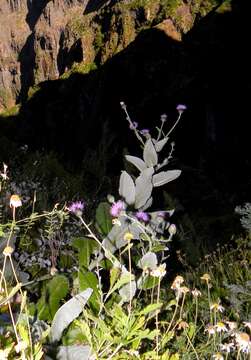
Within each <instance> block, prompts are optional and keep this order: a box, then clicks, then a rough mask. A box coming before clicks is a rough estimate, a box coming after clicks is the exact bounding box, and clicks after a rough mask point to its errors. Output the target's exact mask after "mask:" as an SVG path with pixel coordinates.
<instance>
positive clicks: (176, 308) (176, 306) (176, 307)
mask: <svg viewBox="0 0 251 360" xmlns="http://www.w3.org/2000/svg"><path fill="white" fill-rule="evenodd" d="M178 307H179V294H178V296H177V299H176V305H175V309H174V313H173V316H172V319H171V321H170V324H169V326H168V328H167V331H166V332H168V331H169V330H170V329H171V326H172V323H173V320H174V318H175V316H176V314H177V311H178Z"/></svg>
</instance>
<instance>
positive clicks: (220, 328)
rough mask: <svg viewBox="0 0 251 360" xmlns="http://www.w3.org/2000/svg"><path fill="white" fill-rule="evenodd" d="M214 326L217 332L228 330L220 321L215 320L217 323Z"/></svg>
mask: <svg viewBox="0 0 251 360" xmlns="http://www.w3.org/2000/svg"><path fill="white" fill-rule="evenodd" d="M215 328H216V331H217V332H219V333H220V332H227V331H228V330H227V327H226V325H225V324H224V323H223V322H221V321H219V322H217V324H216V325H215Z"/></svg>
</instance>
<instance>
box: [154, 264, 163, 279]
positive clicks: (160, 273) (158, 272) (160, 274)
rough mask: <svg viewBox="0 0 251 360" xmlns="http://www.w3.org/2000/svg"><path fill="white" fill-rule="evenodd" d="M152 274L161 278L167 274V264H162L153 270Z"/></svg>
mask: <svg viewBox="0 0 251 360" xmlns="http://www.w3.org/2000/svg"><path fill="white" fill-rule="evenodd" d="M151 275H152V276H154V277H158V278H161V277H163V276H165V275H166V264H161V265H160V266H158V267H157V268H156V269H154V270H152V271H151Z"/></svg>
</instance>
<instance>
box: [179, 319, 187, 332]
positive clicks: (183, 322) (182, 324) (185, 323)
mask: <svg viewBox="0 0 251 360" xmlns="http://www.w3.org/2000/svg"><path fill="white" fill-rule="evenodd" d="M187 328H189V325H188V323H187V322H186V321H183V320H182V321H181V322H180V323H179V325H178V330H185V329H187Z"/></svg>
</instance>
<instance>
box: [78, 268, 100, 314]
mask: <svg viewBox="0 0 251 360" xmlns="http://www.w3.org/2000/svg"><path fill="white" fill-rule="evenodd" d="M78 279H79V288H80V291H84V290H86V289H88V288H91V289H92V290H93V292H92V295H91V297H90V298H89V300H88V303H89V304H90V305H92V306H93V307H94V309H95V310H97V311H99V308H100V294H99V289H98V285H99V284H98V279H97V276H96V275H95V274H94V273H92V272H90V271H84V270H82V269H80V270H79V273H78Z"/></svg>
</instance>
